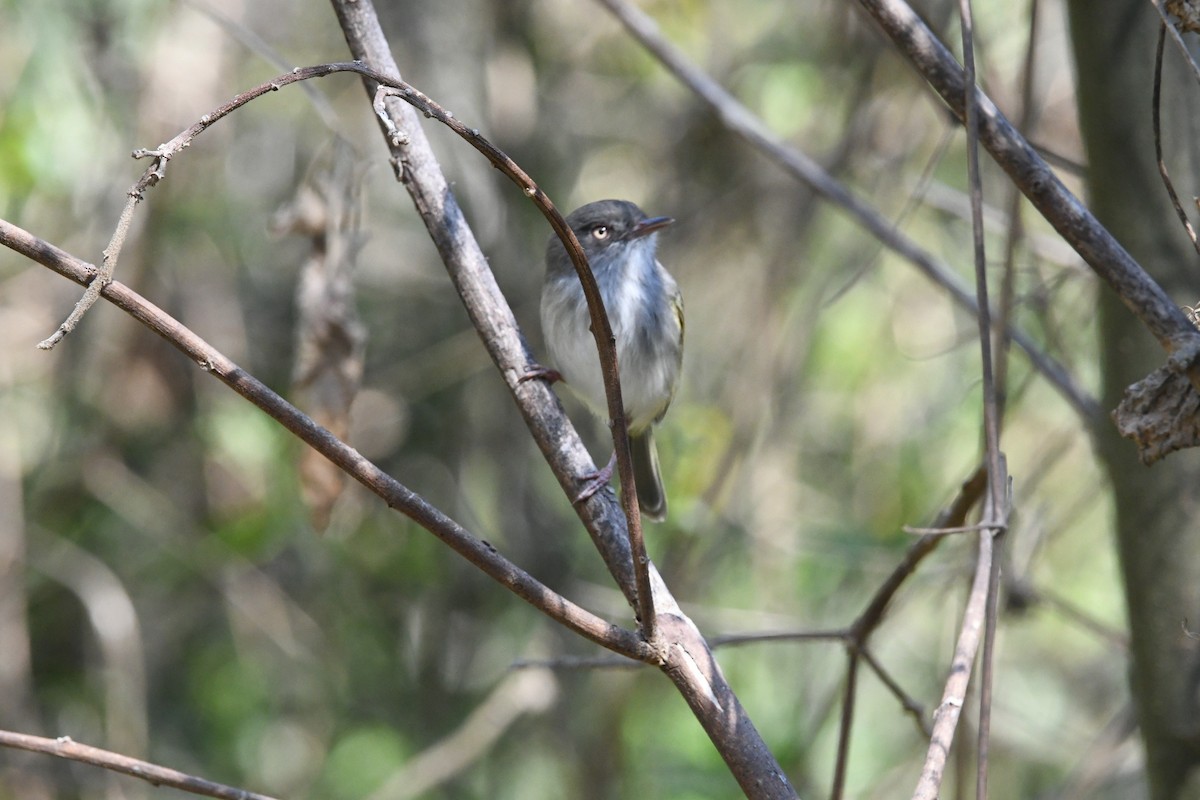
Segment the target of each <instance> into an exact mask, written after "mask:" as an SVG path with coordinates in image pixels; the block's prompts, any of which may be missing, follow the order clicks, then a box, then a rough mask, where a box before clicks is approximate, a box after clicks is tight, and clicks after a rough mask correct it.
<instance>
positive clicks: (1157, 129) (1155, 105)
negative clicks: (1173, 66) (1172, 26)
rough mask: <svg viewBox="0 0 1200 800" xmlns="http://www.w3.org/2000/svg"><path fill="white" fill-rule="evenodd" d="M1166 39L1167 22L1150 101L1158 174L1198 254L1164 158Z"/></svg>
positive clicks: (1193, 231)
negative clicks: (1163, 74) (1163, 91)
mask: <svg viewBox="0 0 1200 800" xmlns="http://www.w3.org/2000/svg"><path fill="white" fill-rule="evenodd" d="M1166 40H1167V23H1165V22H1164V23H1161V24H1160V25H1159V26H1158V46H1157V47H1155V49H1154V91H1153V92H1152V93H1151V101H1150V109H1151V110H1150V119H1151V121H1152V123H1153V128H1154V159H1155V161H1156V162H1157V163H1158V174H1159V176H1160V177H1162V182H1163V186H1164V187H1166V190H1167V196H1168V197H1170V198H1171V206H1172V207H1173V208H1174V209H1175V214H1176V215H1178V217H1179V221H1180V222H1181V223H1183V229H1184V230H1185V231H1187V235H1188V238H1189V239H1191V240H1192V247H1194V248H1195V249H1196V252H1197V254H1200V241H1197V239H1196V229H1195V228H1193V227H1192V222H1191V220H1189V219H1188V215H1187V212H1186V211H1184V210H1183V206H1182V205H1180V203H1179V195H1178V194H1176V193H1175V184H1174V183H1173V182H1172V181H1171V175H1170V173H1169V172H1167V162H1166V161H1164V160H1163V146H1162V125H1161V123H1162V120H1161V109H1162V106H1161V101H1162V65H1163V45H1164V44H1166Z"/></svg>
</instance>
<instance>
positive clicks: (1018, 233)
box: [993, 0, 1040, 427]
mask: <svg viewBox="0 0 1200 800" xmlns="http://www.w3.org/2000/svg"><path fill="white" fill-rule="evenodd" d="M1039 11H1040V6H1039V3H1038V0H1031V2H1030V3H1029V32H1028V34H1026V44H1025V61H1024V63H1023V64H1022V65H1021V106H1020V109H1019V110H1018V115H1019V116H1018V117H1017V122H1016V125H1017V130H1019V131H1024V132H1026V133H1028V131H1029V127H1030V124H1031V121H1032V120H1033V119H1034V110H1035V102H1034V90H1035V81H1034V78H1035V72H1036V66H1037V40H1038V19H1039V17H1040V14H1039ZM1006 191H1007V193H1008V214H1007V215H1006V216H1007V217H1008V230H1007V231H1006V232H1005V236H1004V273H1003V278H1002V279H1001V282H1000V304H999V315H998V317H997V320H998V321H997V323H996V335H995V343H994V345H993V353H994V354H995V360H996V404H997V406H998V408H997V414H996V416H997V418H998V424H999V425H1000V426H1001V427H1003V425H1004V414H1005V411H1006V409H1007V407H1008V365H1009V351H1010V349H1011V345H1012V337H1011V336H1010V335H1009V331H1011V330H1012V326H1013V318H1012V317H1013V308H1014V306H1015V303H1016V294H1017V251H1018V249H1019V247H1020V245H1021V244H1022V243H1023V242H1024V240H1025V223H1024V218H1023V217H1022V215H1021V211H1022V209H1023V208H1024V204H1023V203H1022V202H1021V192H1020V191H1018V190H1017V187H1015V186H1012V185H1009V186H1008V187H1006Z"/></svg>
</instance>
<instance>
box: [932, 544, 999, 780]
mask: <svg viewBox="0 0 1200 800" xmlns="http://www.w3.org/2000/svg"><path fill="white" fill-rule="evenodd" d="M992 544H993V540H992V537H991V536H988V535H987V534H984V535H982V536H980V537H979V558H978V560H977V562H976V565H975V579H974V581H973V582H972V584H971V593H970V595H968V598H967V607H966V610H965V611H964V612H963V624H962V629H961V630H960V631H959V634H958V643H957V644H956V646H955V648H954V659H953V660H952V661H951V662H950V670H949V676H948V677H947V679H946V685H945V688H944V689H943V690H942V701H941V703H939V704H938V708H937V711H936V712H935V713H934V723H933V736H932V737H930V741H929V749H928V750H927V751H926V753H925V764H924V766H923V767H922V768H921V777H920V779H919V780H918V782H917V787H916V790H915V791H914V793H913V800H936V798H937V797H938V796H939V791H940V788H941V785H942V777H943V775H944V774H945V770H946V759H947V756H949V754H950V749H951V747H950V746H951V744H952V743H953V742H954V729H955V728H956V727H957V726H958V718H959V716H960V715H961V714H962V708H963V703H965V702H966V698H967V686H968V684H969V683H970V679H971V665H972V664H973V663H974V661H975V655H976V653H978V652H979V641H980V638H981V636H982V633H983V627H984V616H985V614H986V606H987V598H988V584H989V583H990V579H991V574H992V557H993V548H992Z"/></svg>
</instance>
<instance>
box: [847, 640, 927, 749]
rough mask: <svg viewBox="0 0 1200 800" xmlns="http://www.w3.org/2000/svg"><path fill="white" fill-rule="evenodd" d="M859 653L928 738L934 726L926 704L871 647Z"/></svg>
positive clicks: (863, 648) (861, 649)
mask: <svg viewBox="0 0 1200 800" xmlns="http://www.w3.org/2000/svg"><path fill="white" fill-rule="evenodd" d="M858 654H859V656H861V657H862V660H863V661H865V662H867V666H869V667H870V668H871V671H872V672H874V673H875V676H876V677H877V678H879V680H880V681H881V682H882V683H883V685H884V686H886V687H887V688H888V690H889V691H890V692H891V693H892V694H893V695H894V696H895V697H896V699H897V700H899V701H900V705H901V706H902V707H903V708H904V711H905V713H907V714H908V715H909V716H910V717H912V718H913V721H914V722H915V723H916V724H917V730H919V731H920V732H921V735H922V736H924V737H925V738H926V739H928V738H929V737H930V736H932V735H933V728H931V727H930V725H929V718H928V716H927V715H926V714H925V706H923V705H921V704H920V703H918V702H917V701H916V699H915V698H913V697H912V695H910V694H908V692H906V691H904V689H902V688H901V687H900V684H899V683H897V682H896V679H895V678H893V677H892V675H891V673H889V672H888V671H887V670H886V669H884V668H883V665H882V664H880V663H879V660H878V659H877V658H875V656H874V654H873V653H872V652H871V651H870V650H869V649H867V648H866V647H862V648H859V650H858Z"/></svg>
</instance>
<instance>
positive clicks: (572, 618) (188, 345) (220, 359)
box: [0, 220, 656, 661]
mask: <svg viewBox="0 0 1200 800" xmlns="http://www.w3.org/2000/svg"><path fill="white" fill-rule="evenodd" d="M0 244H2V245H4V246H6V247H9V248H11V249H12V250H15V251H16V252H18V253H20V254H22V255H24V256H26V257H27V258H29V259H32V260H33V261H37V262H38V263H40V264H42V265H43V266H45V267H49V268H50V269H51V270H53V271H54V272H57V273H58V274H59V275H62V276H64V277H67V278H70V279H71V280H73V281H75V282H76V283H79V284H81V285H84V286H86V285H88V284H90V283H92V282H94V281H95V280H97V278H96V269H95V268H94V267H93V266H91V265H90V264H87V263H85V262H83V261H81V260H79V259H77V258H75V257H74V256H72V255H70V254H69V253H67V252H65V251H63V250H60V249H59V248H57V247H55V246H54V245H52V244H50V243H49V242H45V241H43V240H41V239H39V238H37V237H36V236H34V235H33V234H31V233H29V232H27V231H25V230H22V229H21V228H18V227H17V226H15V225H13V224H11V223H9V222H6V221H4V220H0ZM101 295H102V296H103V297H104V298H105V299H107V300H109V301H110V302H111V303H113V305H115V306H117V307H118V308H120V309H121V310H122V311H125V312H126V313H127V314H129V315H130V316H132V317H133V318H134V319H136V320H138V321H139V322H141V323H142V324H143V325H145V326H147V327H148V328H150V329H151V330H153V331H154V332H155V333H157V334H158V335H159V336H161V337H162V338H163V339H165V340H166V341H167V342H169V343H170V344H171V345H173V346H174V347H175V348H177V349H178V350H180V351H181V352H183V353H184V354H185V355H186V356H187V357H188V358H189V359H191V360H192V361H193V362H195V363H196V364H198V365H199V366H200V368H201V369H203V370H205V371H206V372H209V373H211V374H212V375H213V376H214V377H216V378H217V379H218V380H220V381H221V382H222V383H224V384H225V385H226V386H228V387H230V388H231V389H233V390H234V391H235V392H237V393H238V394H240V395H241V396H242V397H245V398H246V399H247V400H249V401H250V402H251V403H253V404H254V405H256V406H257V407H258V408H260V409H262V410H263V411H265V412H266V413H267V414H269V415H270V416H271V417H273V418H274V419H275V420H276V421H277V422H279V423H280V424H282V425H283V426H284V427H285V428H287V429H288V430H289V431H291V432H292V433H293V434H294V435H295V436H296V437H297V438H299V439H300V440H301V441H303V442H304V443H305V444H307V445H308V446H310V447H312V448H313V449H314V450H316V451H317V452H319V453H320V454H321V455H323V456H325V457H326V458H328V459H329V460H330V461H332V462H333V463H334V464H336V465H337V466H339V467H340V468H342V469H343V470H344V471H345V472H346V473H347V474H348V475H350V476H351V477H352V478H354V479H355V480H357V481H358V482H359V483H361V484H362V485H363V486H365V487H367V489H369V490H370V491H371V492H373V493H374V494H376V495H378V496H379V497H380V498H382V499H383V500H384V502H386V503H387V504H388V507H390V508H394V509H396V510H397V511H399V512H401V513H402V514H404V515H405V516H407V517H409V518H410V519H412V520H413V521H414V522H416V523H417V524H418V525H420V526H421V527H423V528H425V529H426V530H428V531H429V532H430V533H432V534H433V535H434V536H436V537H438V538H439V539H441V540H442V541H443V542H444V543H446V544H447V545H449V546H450V548H451V549H453V550H454V551H455V552H457V553H458V554H459V555H461V556H463V557H464V558H466V559H467V560H468V561H470V562H471V563H472V564H474V565H475V566H476V567H478V568H479V569H480V570H482V571H483V572H484V573H485V574H487V575H488V576H490V577H491V578H492V579H494V580H495V581H497V582H498V583H500V584H501V585H503V586H504V587H505V588H507V589H508V590H509V591H511V592H513V593H514V594H516V595H517V596H518V597H520V598H521V599H523V600H525V601H526V602H527V603H529V604H530V605H532V606H533V607H534V608H537V609H538V610H539V611H541V612H542V613H544V614H546V615H547V616H549V617H550V618H551V619H554V620H555V621H557V622H559V623H561V624H562V625H564V626H566V627H567V628H569V629H571V630H572V631H574V632H576V633H578V634H579V635H581V636H583V637H585V638H587V639H589V640H591V641H593V642H596V643H597V644H599V645H601V646H602V647H606V648H608V649H609V650H612V651H614V652H616V653H620V654H621V655H624V656H627V657H629V658H635V659H638V660H642V661H647V660H656V654H655V653H654V652H653V651H652V649H651V648H650V647H649V646H648V645H647V644H646V643H645V642H644V641H643V640H642V638H641V637H640V636H639V635H638V634H636V633H634V632H633V631H628V630H625V629H623V628H620V627H618V626H616V625H613V624H611V623H609V622H606V621H605V620H603V619H601V618H600V617H597V616H596V615H595V614H593V613H591V612H590V611H588V610H587V609H585V608H582V607H581V606H578V605H576V604H575V603H573V602H571V601H570V600H568V599H567V598H565V597H563V596H562V595H560V594H558V593H557V592H554V591H553V590H551V589H550V588H549V587H547V586H546V585H545V584H543V583H541V582H540V581H538V580H537V579H536V578H534V577H533V576H532V575H530V574H529V573H527V572H525V571H524V570H522V569H521V568H520V567H518V566H517V565H516V564H514V563H513V562H511V561H509V560H508V559H507V558H505V557H504V556H503V555H501V554H500V553H499V551H497V550H496V548H494V547H493V546H491V545H490V544H488V543H487V542H485V541H483V540H482V539H478V538H476V537H475V536H472V535H471V533H470V532H468V531H467V530H466V529H464V528H463V527H462V526H461V525H459V524H458V523H457V522H455V521H454V520H452V519H450V518H449V517H448V516H446V515H445V514H443V513H442V512H441V511H440V510H438V509H437V508H435V507H434V506H432V505H430V504H429V503H428V502H427V501H426V500H425V499H424V498H423V497H421V496H420V495H418V494H416V493H415V492H413V491H412V490H410V489H409V488H408V487H406V486H404V485H403V484H401V483H400V482H399V481H397V480H396V479H395V478H393V477H392V476H390V475H388V474H387V473H386V472H384V471H383V470H381V469H380V468H379V467H377V466H376V465H375V464H373V463H372V462H371V461H369V460H368V459H366V458H364V457H363V456H362V455H361V454H360V453H359V452H358V451H357V450H355V449H354V448H352V447H350V446H349V445H348V444H346V443H345V442H343V441H341V440H340V439H338V438H337V437H336V436H334V435H333V434H331V433H330V432H329V431H327V430H325V429H324V428H322V427H321V426H320V425H317V424H316V423H315V422H313V420H312V419H311V418H310V417H308V416H307V415H305V414H304V413H302V412H301V411H300V410H299V409H297V408H296V407H295V406H293V405H292V404H291V403H289V402H288V401H286V400H284V399H283V398H282V397H280V396H279V395H278V394H276V393H275V392H274V391H272V390H271V389H270V388H269V387H267V386H266V385H264V384H263V383H262V382H261V381H259V380H258V379H257V378H255V377H254V376H253V375H250V374H249V373H247V372H246V371H245V370H243V369H241V368H240V367H239V366H238V365H237V364H235V363H234V362H233V361H231V360H229V359H228V358H227V357H225V356H224V355H223V354H222V353H220V352H219V351H218V350H216V349H215V348H213V347H212V346H211V345H209V344H208V343H207V342H205V341H204V340H203V339H201V338H200V337H199V336H197V335H196V334H195V333H193V332H192V331H191V330H189V329H188V328H187V327H185V326H184V325H183V324H182V323H180V322H179V321H178V320H176V319H174V318H173V317H171V316H170V315H169V314H167V313H166V312H165V311H163V310H162V309H160V308H158V307H157V306H155V305H154V304H153V303H151V302H150V301H148V300H146V299H145V298H143V297H142V296H141V295H139V294H138V293H137V292H135V291H133V290H132V289H130V288H129V287H127V286H125V285H124V284H122V283H120V282H117V281H113V282H111V283H109V284H108V285H106V286H105V287H104V288H103V289H102V290H101Z"/></svg>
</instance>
